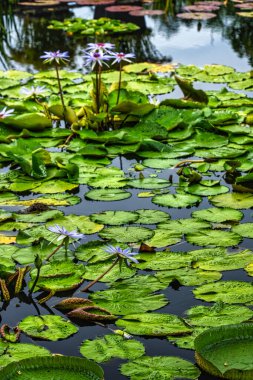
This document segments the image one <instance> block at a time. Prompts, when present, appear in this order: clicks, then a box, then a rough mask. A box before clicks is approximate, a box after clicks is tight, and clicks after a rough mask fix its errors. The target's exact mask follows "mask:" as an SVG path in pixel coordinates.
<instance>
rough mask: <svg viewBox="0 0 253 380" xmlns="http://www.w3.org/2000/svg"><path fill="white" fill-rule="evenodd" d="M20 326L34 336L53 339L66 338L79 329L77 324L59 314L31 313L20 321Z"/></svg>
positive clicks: (26, 332)
mask: <svg viewBox="0 0 253 380" xmlns="http://www.w3.org/2000/svg"><path fill="white" fill-rule="evenodd" d="M18 326H19V328H20V330H22V331H23V332H24V333H25V334H27V335H29V336H31V337H33V338H37V339H43V340H52V341H56V340H59V339H66V338H68V337H69V336H70V335H73V334H75V333H76V332H77V331H78V328H77V327H76V326H74V325H73V324H72V323H71V322H70V321H68V320H66V319H64V318H62V317H60V316H59V315H38V316H32V315H31V316H28V317H26V318H24V319H23V320H22V321H21V322H19V325H18Z"/></svg>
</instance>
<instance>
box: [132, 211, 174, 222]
mask: <svg viewBox="0 0 253 380" xmlns="http://www.w3.org/2000/svg"><path fill="white" fill-rule="evenodd" d="M135 213H136V214H138V215H139V218H138V220H137V221H136V223H140V224H157V223H162V222H166V221H167V220H168V219H170V214H168V213H167V212H164V211H160V210H148V209H142V210H136V211H135Z"/></svg>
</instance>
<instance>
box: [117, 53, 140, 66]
mask: <svg viewBox="0 0 253 380" xmlns="http://www.w3.org/2000/svg"><path fill="white" fill-rule="evenodd" d="M112 57H113V58H115V59H114V61H113V62H112V65H114V63H121V62H122V61H125V62H130V63H131V62H132V61H131V60H130V59H129V58H135V55H134V54H133V53H127V54H125V53H112Z"/></svg>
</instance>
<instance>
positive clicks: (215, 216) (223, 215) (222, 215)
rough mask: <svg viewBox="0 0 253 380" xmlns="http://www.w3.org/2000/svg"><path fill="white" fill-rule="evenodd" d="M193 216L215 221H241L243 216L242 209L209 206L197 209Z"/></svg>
mask: <svg viewBox="0 0 253 380" xmlns="http://www.w3.org/2000/svg"><path fill="white" fill-rule="evenodd" d="M192 216H193V218H199V219H204V220H207V221H208V222H213V223H223V222H234V221H240V220H241V219H242V218H243V213H242V212H241V211H238V210H235V209H232V208H228V207H224V208H216V207H213V208H207V209H204V210H197V211H194V212H193V213H192ZM235 232H236V231H235Z"/></svg>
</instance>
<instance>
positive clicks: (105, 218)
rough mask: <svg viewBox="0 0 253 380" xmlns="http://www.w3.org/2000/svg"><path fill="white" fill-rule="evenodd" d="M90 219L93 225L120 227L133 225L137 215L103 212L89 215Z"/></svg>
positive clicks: (132, 213) (129, 212)
mask: <svg viewBox="0 0 253 380" xmlns="http://www.w3.org/2000/svg"><path fill="white" fill-rule="evenodd" d="M90 219H91V221H93V222H95V223H101V224H109V225H111V226H120V225H122V224H129V223H135V222H136V221H137V219H138V214H137V213H135V212H131V211H103V212H101V213H98V214H91V215H90Z"/></svg>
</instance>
